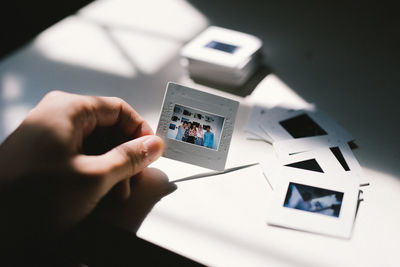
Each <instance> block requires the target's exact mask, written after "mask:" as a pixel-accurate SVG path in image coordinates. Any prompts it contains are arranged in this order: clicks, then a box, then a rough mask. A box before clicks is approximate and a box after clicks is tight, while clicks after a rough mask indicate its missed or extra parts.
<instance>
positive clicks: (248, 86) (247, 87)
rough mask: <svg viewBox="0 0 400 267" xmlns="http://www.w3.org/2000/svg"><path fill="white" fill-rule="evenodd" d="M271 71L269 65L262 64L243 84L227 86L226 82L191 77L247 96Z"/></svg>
mask: <svg viewBox="0 0 400 267" xmlns="http://www.w3.org/2000/svg"><path fill="white" fill-rule="evenodd" d="M270 73H271V70H270V69H269V68H268V66H267V65H265V64H263V65H261V66H260V67H259V68H258V69H257V71H256V72H255V73H254V74H253V75H252V76H251V77H250V78H249V79H248V80H247V82H245V84H243V85H242V86H237V87H235V86H227V85H224V84H219V83H215V82H210V81H207V80H204V79H200V78H197V77H193V76H191V77H190V78H191V79H192V80H193V81H194V82H195V83H198V84H202V85H205V86H208V87H211V88H215V89H218V90H221V91H224V92H227V93H231V94H234V95H237V96H241V97H246V96H248V95H250V94H251V93H252V92H253V91H254V89H255V88H256V87H257V85H258V84H259V83H260V82H261V81H262V80H263V79H264V78H265V77H266V76H267V75H268V74H270Z"/></svg>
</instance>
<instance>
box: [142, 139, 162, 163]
mask: <svg viewBox="0 0 400 267" xmlns="http://www.w3.org/2000/svg"><path fill="white" fill-rule="evenodd" d="M143 146H144V149H145V150H146V152H147V155H146V156H147V159H148V160H149V161H154V160H156V159H157V158H159V157H160V156H161V154H162V152H163V148H164V143H163V141H162V140H161V138H159V137H158V136H155V135H153V136H151V137H150V138H147V139H146V140H145V141H144V142H143Z"/></svg>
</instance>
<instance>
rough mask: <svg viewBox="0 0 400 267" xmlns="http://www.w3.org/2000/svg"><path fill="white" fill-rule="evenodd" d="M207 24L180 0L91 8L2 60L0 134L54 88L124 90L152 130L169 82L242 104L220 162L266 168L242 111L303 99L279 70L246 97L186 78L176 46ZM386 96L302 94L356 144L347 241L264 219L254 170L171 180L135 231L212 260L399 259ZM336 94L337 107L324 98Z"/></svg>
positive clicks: (175, 174) (263, 186)
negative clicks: (358, 196) (358, 191)
mask: <svg viewBox="0 0 400 267" xmlns="http://www.w3.org/2000/svg"><path fill="white" fill-rule="evenodd" d="M155 5H156V6H157V8H154V6H155ZM208 24H209V22H208V20H207V17H206V16H205V15H204V14H202V13H201V12H200V11H199V10H197V9H196V7H194V6H193V5H192V4H190V3H188V2H186V1H183V0H169V1H156V0H152V1H139V0H137V1H133V0H113V1H111V0H109V1H107V0H102V1H96V2H94V3H92V4H90V5H89V6H87V7H85V8H83V9H82V10H81V11H80V12H78V13H77V14H75V15H73V16H70V17H68V18H66V19H64V20H62V21H61V22H59V23H57V24H56V25H54V26H53V27H51V28H49V29H48V30H46V31H44V32H43V33H42V34H40V35H39V36H38V37H37V38H35V39H34V40H33V41H32V42H31V43H29V44H28V45H26V46H25V47H23V48H22V49H20V50H19V51H17V52H16V53H14V54H12V55H10V56H9V57H7V58H5V59H4V60H3V61H2V62H0V82H1V95H0V140H4V138H5V137H6V136H7V135H8V134H9V133H10V132H11V131H13V130H14V129H15V127H17V125H18V124H19V123H20V122H21V121H22V119H23V118H24V116H25V115H26V114H27V112H28V111H29V110H30V109H31V108H32V107H33V106H35V104H36V103H37V102H38V101H39V100H40V99H41V97H42V96H43V95H44V94H45V93H46V92H48V91H50V90H53V89H58V90H65V91H68V92H74V93H82V94H91V95H110V96H117V97H121V98H123V99H125V100H126V101H127V102H128V103H130V104H131V105H132V106H133V107H134V108H135V109H136V110H137V111H138V112H139V113H140V114H142V116H143V117H144V118H145V119H146V120H148V121H149V123H150V124H151V126H152V127H153V129H154V128H155V127H156V125H157V120H158V115H159V110H160V107H161V103H162V98H163V95H164V90H165V85H166V83H167V82H168V81H175V82H180V83H182V84H185V85H189V86H193V87H196V88H199V89H202V90H205V91H208V92H212V93H215V94H219V95H222V96H226V97H230V98H233V99H235V100H238V101H240V102H241V105H240V108H239V113H238V117H237V121H236V127H235V132H234V135H233V139H232V145H231V149H230V152H229V156H228V162H227V167H232V166H237V165H242V164H246V163H253V162H261V163H262V164H263V167H264V168H268V167H271V168H273V166H274V155H273V150H272V147H271V146H270V145H268V144H266V143H262V142H255V141H249V140H246V139H245V136H244V132H243V126H244V124H245V123H246V120H247V117H248V116H249V112H250V110H251V106H252V105H253V104H254V103H255V102H260V103H265V104H269V105H272V104H273V103H278V102H279V101H281V100H285V101H289V102H291V103H292V104H293V105H302V104H304V103H306V101H305V100H303V98H302V97H301V95H299V94H297V93H296V92H295V91H294V90H293V89H291V88H290V87H288V86H287V85H285V83H284V82H283V81H282V80H281V79H279V78H278V77H277V76H276V75H269V76H268V77H267V78H266V79H265V80H264V81H263V82H262V83H261V84H260V85H259V86H258V87H257V88H256V90H255V92H254V93H253V94H252V95H251V96H249V97H246V98H241V97H238V96H235V95H230V94H228V93H225V92H221V91H217V90H214V89H211V88H206V87H204V86H200V85H196V84H194V83H193V82H191V81H190V80H189V79H188V78H187V76H186V74H185V72H184V70H183V68H182V67H181V66H180V62H179V56H178V53H179V49H180V48H181V47H182V45H183V44H185V43H186V42H187V41H189V40H190V39H191V38H193V37H194V36H195V35H196V34H198V33H199V32H200V31H201V30H203V29H204V28H205V27H206V26H207V25H208ZM264 37H265V36H261V38H262V39H263V40H264V42H265V45H266V47H267V48H266V50H267V52H268V51H270V52H271V51H272V55H271V57H270V60H271V62H270V63H271V64H272V65H273V66H274V64H275V67H277V68H278V69H279V61H278V59H279V57H278V56H277V55H276V54H274V53H273V52H274V50H273V48H274V46H273V41H270V40H266V39H265V38H264ZM393 92H394V91H393ZM391 93H392V91H389V92H386V93H377V95H374V93H372V92H370V91H368V92H365V93H360V92H359V90H347V91H346V90H342V91H340V90H339V91H335V92H329V91H324V95H323V96H320V95H319V96H318V97H315V98H311V100H321V99H325V101H322V100H321V103H320V102H318V103H316V104H318V105H319V106H322V107H323V108H324V109H325V110H326V111H327V112H328V113H330V114H331V115H332V116H333V117H334V118H336V119H337V120H338V121H339V123H340V124H342V125H344V126H345V127H346V128H347V129H348V130H349V131H350V132H351V133H352V134H353V135H354V136H355V137H356V141H357V142H356V143H357V144H358V145H359V146H360V148H358V149H356V150H355V151H354V153H355V155H356V156H357V158H358V159H359V161H360V163H361V165H362V167H363V169H364V171H365V175H366V176H367V177H368V179H369V181H370V183H371V185H370V186H369V187H367V188H364V189H363V190H364V201H363V202H362V203H361V206H360V209H359V211H358V214H357V218H356V220H355V224H354V230H353V235H352V237H351V239H350V240H342V239H337V238H332V237H326V236H321V235H316V234H310V233H304V232H300V231H294V230H288V229H283V228H278V227H271V226H268V225H267V224H266V220H265V217H266V215H267V214H268V210H267V209H266V201H268V196H269V195H270V194H271V192H272V191H271V188H270V187H269V185H268V183H267V181H266V180H265V177H264V176H263V175H262V172H261V167H260V166H255V167H251V168H247V169H243V170H240V171H237V172H233V173H229V174H225V175H221V176H218V177H208V178H203V179H197V180H191V181H186V182H181V183H178V184H177V185H178V189H177V190H176V191H175V192H173V193H172V194H170V195H168V196H166V197H165V198H163V199H162V200H161V201H160V202H158V203H157V204H156V206H155V207H154V208H153V210H152V211H151V212H150V214H149V215H148V216H147V217H146V219H145V220H144V222H143V223H142V225H141V227H140V229H139V231H138V232H137V234H138V236H139V237H141V238H143V239H146V240H149V241H151V242H153V243H156V244H158V245H161V246H162V247H165V248H167V249H170V250H172V251H175V252H177V253H179V254H182V255H184V256H187V257H189V258H192V259H194V260H196V261H199V262H201V263H204V264H208V265H216V266H267V265H269V266H398V265H399V263H398V260H397V258H398V257H397V254H396V253H397V251H398V243H399V241H400V229H399V227H400V212H399V208H398V207H399V204H400V178H399V173H400V171H399V167H398V162H399V159H400V157H399V151H398V147H399V144H398V141H397V139H398V137H397V136H398V134H397V133H398V131H396V129H398V126H397V125H393V121H392V120H393V119H396V118H395V116H394V114H400V108H399V105H393V104H394V103H395V102H394V101H393V100H392V97H391ZM310 94H311V93H310ZM308 98H309V99H310V95H308ZM338 99H339V100H341V101H342V102H341V103H340V105H330V104H329V103H330V102H329V101H330V100H332V101H335V100H338ZM349 110H352V112H351V114H350V113H349V115H347V114H346V112H348V111H349ZM395 121H396V122H398V120H395ZM396 122H395V123H396ZM377 128H378V129H380V131H376V129H377ZM377 133H378V134H377ZM153 167H157V168H159V169H161V170H162V171H163V172H165V173H166V174H167V175H168V177H169V179H170V180H171V181H173V180H176V179H178V178H181V177H184V176H189V175H191V174H196V173H200V172H204V171H207V170H206V169H203V168H200V167H195V166H192V165H188V164H185V163H180V162H176V161H172V160H168V159H164V158H162V159H160V160H159V161H158V162H156V163H155V164H153Z"/></svg>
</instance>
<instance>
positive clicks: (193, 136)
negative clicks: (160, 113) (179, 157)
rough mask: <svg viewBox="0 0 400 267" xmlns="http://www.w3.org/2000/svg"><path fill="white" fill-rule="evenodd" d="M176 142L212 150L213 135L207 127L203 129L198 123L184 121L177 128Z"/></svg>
mask: <svg viewBox="0 0 400 267" xmlns="http://www.w3.org/2000/svg"><path fill="white" fill-rule="evenodd" d="M175 139H176V140H179V141H183V142H188V143H191V144H196V145H199V146H205V147H208V148H213V146H214V133H213V132H212V131H211V127H210V126H209V125H205V126H204V127H203V126H202V125H201V124H200V123H198V122H189V121H184V122H182V124H181V125H179V126H178V132H177V134H176V137H175Z"/></svg>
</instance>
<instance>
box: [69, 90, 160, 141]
mask: <svg viewBox="0 0 400 267" xmlns="http://www.w3.org/2000/svg"><path fill="white" fill-rule="evenodd" d="M85 98H86V99H85V100H84V101H83V102H82V103H81V104H80V106H78V108H77V112H76V113H75V119H74V121H75V123H77V124H81V125H76V126H81V128H82V130H83V135H84V136H87V135H89V134H90V133H91V132H92V131H93V130H94V129H95V128H96V127H97V126H104V127H106V126H113V125H117V126H118V127H119V128H120V129H121V131H122V132H123V133H124V134H125V135H126V136H127V137H130V138H137V137H141V136H144V135H152V134H154V133H153V131H152V129H151V127H150V126H149V124H148V123H147V122H146V121H145V120H144V119H143V118H142V117H141V116H140V115H139V113H137V112H136V111H135V110H134V109H133V108H132V107H131V106H130V105H129V104H128V103H126V102H125V101H124V100H122V99H120V98H117V97H98V96H86V97H85Z"/></svg>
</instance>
